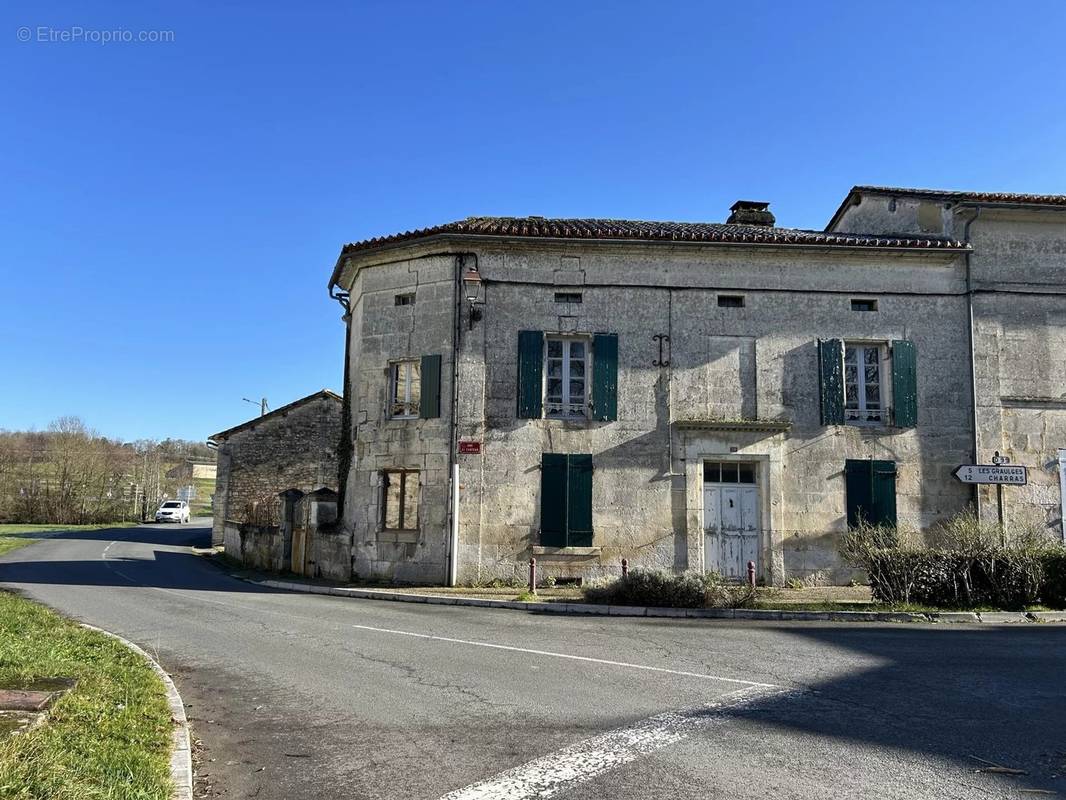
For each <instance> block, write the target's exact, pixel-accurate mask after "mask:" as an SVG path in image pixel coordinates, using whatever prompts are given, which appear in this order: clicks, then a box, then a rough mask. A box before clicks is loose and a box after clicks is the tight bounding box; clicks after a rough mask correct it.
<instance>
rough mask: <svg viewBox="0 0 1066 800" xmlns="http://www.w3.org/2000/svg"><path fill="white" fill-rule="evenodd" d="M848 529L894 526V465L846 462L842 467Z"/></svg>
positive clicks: (885, 462) (881, 462)
mask: <svg viewBox="0 0 1066 800" xmlns="http://www.w3.org/2000/svg"><path fill="white" fill-rule="evenodd" d="M844 480H845V484H846V490H847V504H848V527H849V528H855V527H858V525H859V523H860V522H866V523H867V524H869V525H895V524H896V462H895V461H870V460H867V459H848V460H847V461H846V462H845V464H844Z"/></svg>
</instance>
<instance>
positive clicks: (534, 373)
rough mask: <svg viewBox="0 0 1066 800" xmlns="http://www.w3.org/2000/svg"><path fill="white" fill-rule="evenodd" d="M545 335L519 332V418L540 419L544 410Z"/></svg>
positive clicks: (536, 332) (537, 332)
mask: <svg viewBox="0 0 1066 800" xmlns="http://www.w3.org/2000/svg"><path fill="white" fill-rule="evenodd" d="M543 370H544V334H543V333H541V332H540V331H519V332H518V416H519V418H520V419H539V418H540V417H541V413H542V409H543V388H542V384H543V378H542V377H541V373H542V372H543Z"/></svg>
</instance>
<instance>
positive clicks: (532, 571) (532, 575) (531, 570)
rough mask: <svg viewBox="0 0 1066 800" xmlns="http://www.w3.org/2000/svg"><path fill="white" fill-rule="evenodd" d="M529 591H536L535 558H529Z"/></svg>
mask: <svg viewBox="0 0 1066 800" xmlns="http://www.w3.org/2000/svg"><path fill="white" fill-rule="evenodd" d="M529 593H530V594H536V593H537V559H535V558H531V559H529Z"/></svg>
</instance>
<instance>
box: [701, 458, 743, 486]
mask: <svg viewBox="0 0 1066 800" xmlns="http://www.w3.org/2000/svg"><path fill="white" fill-rule="evenodd" d="M703 481H704V483H748V484H752V483H755V464H753V463H751V462H740V461H721V462H717V461H706V462H704V464H703Z"/></svg>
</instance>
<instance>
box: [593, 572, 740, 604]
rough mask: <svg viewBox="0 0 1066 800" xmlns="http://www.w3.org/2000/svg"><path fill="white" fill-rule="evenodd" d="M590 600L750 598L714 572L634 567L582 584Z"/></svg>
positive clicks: (685, 601)
mask: <svg viewBox="0 0 1066 800" xmlns="http://www.w3.org/2000/svg"><path fill="white" fill-rule="evenodd" d="M582 592H583V593H584V595H585V599H586V600H587V601H589V602H590V603H609V604H611V605H630V606H659V607H665V608H705V607H708V606H711V607H718V608H732V607H735V606H737V605H745V604H748V603H750V602H751V600H752V599H754V595H753V594H752V592H751V590H750V589H749V588H748V587H747V586H746V585H743V586H742V585H737V584H731V583H727V582H725V581H724V580H723V579H722V578H721V577H720V576H719V575H717V574H715V573H707V574H705V575H701V574H699V573H696V572H685V573H682V574H680V575H675V574H673V573H670V572H665V571H663V570H648V569H634V570H632V571H631V572H630V573H629V575H627V576H626V577H624V578H616V579H614V580H611V581H609V582H607V583H597V584H593V585H590V586H586V587H583V588H582Z"/></svg>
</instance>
